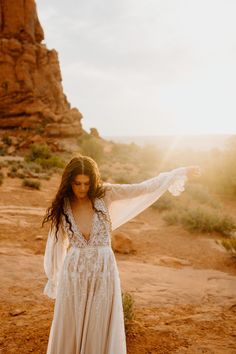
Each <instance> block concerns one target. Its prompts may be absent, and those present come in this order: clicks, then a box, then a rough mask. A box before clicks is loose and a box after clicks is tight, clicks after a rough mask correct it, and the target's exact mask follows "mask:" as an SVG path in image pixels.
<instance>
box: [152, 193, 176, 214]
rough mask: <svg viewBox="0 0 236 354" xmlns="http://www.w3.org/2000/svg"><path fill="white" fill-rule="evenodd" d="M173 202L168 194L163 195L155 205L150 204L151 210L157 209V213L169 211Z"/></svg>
mask: <svg viewBox="0 0 236 354" xmlns="http://www.w3.org/2000/svg"><path fill="white" fill-rule="evenodd" d="M174 205H175V202H174V200H173V196H171V195H169V194H164V195H163V196H161V197H160V199H158V200H157V201H156V202H155V203H153V204H152V208H153V209H157V210H159V211H163V210H170V209H172V208H173V207H174Z"/></svg>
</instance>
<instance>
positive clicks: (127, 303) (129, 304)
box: [122, 292, 134, 330]
mask: <svg viewBox="0 0 236 354" xmlns="http://www.w3.org/2000/svg"><path fill="white" fill-rule="evenodd" d="M122 303H123V312H124V322H125V329H126V330H128V327H129V325H130V324H131V322H132V321H133V320H134V299H133V297H132V295H131V294H130V293H128V292H122Z"/></svg>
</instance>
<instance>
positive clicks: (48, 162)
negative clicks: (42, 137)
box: [35, 156, 65, 169]
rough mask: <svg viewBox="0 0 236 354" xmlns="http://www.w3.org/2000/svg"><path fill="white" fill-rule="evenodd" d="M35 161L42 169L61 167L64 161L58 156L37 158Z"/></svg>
mask: <svg viewBox="0 0 236 354" xmlns="http://www.w3.org/2000/svg"><path fill="white" fill-rule="evenodd" d="M35 162H36V163H37V164H39V165H40V166H42V168H43V169H51V168H53V167H57V168H63V167H64V166H65V163H64V161H62V160H61V159H60V157H58V156H51V157H49V158H48V159H43V158H37V159H36V160H35Z"/></svg>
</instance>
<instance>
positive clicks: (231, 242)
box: [221, 237, 236, 257]
mask: <svg viewBox="0 0 236 354" xmlns="http://www.w3.org/2000/svg"><path fill="white" fill-rule="evenodd" d="M221 244H222V246H224V248H225V249H226V251H228V252H229V253H230V254H231V255H232V256H235V257H236V238H235V237H232V238H230V239H227V240H221Z"/></svg>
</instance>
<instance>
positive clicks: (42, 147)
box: [25, 144, 52, 162]
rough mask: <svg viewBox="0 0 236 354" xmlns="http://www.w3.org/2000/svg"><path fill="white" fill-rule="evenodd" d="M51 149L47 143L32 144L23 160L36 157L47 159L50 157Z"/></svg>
mask: <svg viewBox="0 0 236 354" xmlns="http://www.w3.org/2000/svg"><path fill="white" fill-rule="evenodd" d="M51 155H52V154H51V151H50V149H49V147H48V145H47V144H32V145H31V146H30V149H29V152H28V153H27V154H26V156H25V161H26V162H30V161H36V160H37V159H48V158H50V157H51Z"/></svg>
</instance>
